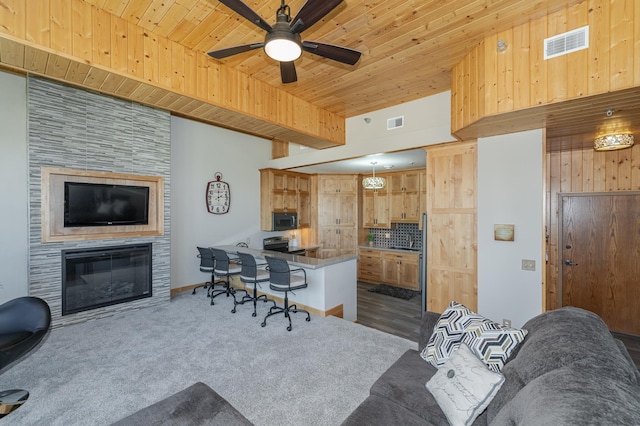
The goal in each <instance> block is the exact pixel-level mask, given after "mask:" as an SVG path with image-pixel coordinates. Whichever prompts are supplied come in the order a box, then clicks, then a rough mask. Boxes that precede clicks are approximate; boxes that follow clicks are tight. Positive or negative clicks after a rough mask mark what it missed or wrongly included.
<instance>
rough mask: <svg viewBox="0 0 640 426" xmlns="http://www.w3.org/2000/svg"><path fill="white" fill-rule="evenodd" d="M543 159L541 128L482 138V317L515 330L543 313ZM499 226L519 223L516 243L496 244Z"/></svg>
mask: <svg viewBox="0 0 640 426" xmlns="http://www.w3.org/2000/svg"><path fill="white" fill-rule="evenodd" d="M542 159H543V135H542V131H541V130H532V131H528V132H521V133H514V134H510V135H503V136H495V137H489V138H481V139H479V140H478V313H480V314H481V315H484V316H486V317H488V318H491V319H492V320H494V321H497V322H502V320H503V319H505V318H507V319H510V320H511V321H512V326H514V327H521V326H522V325H523V324H524V323H525V322H526V321H527V320H528V319H530V318H531V317H533V316H535V315H538V314H540V313H541V312H542V272H541V271H542V262H543V259H542V250H543V248H542V236H543V230H542V227H543V199H544V193H543V180H544V173H543V172H544V171H543V168H542V167H543V162H542ZM495 224H513V225H515V241H513V242H506V241H495V240H494V235H493V226H494V225H495ZM522 259H532V260H535V262H536V270H535V271H533V272H531V271H523V270H522V268H521V266H522V263H521V262H522Z"/></svg>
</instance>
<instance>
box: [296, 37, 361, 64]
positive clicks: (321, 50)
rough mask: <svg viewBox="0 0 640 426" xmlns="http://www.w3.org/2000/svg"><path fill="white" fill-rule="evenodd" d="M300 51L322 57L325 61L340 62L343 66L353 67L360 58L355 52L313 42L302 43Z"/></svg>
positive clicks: (358, 53) (359, 54)
mask: <svg viewBox="0 0 640 426" xmlns="http://www.w3.org/2000/svg"><path fill="white" fill-rule="evenodd" d="M302 49H303V50H305V51H306V52H309V53H313V54H314V55H318V56H322V57H325V58H327V59H333V60H334V61H338V62H342V63H343V64H349V65H355V63H356V62H358V60H359V59H360V56H362V53H360V52H358V51H357V50H353V49H349V48H346V47H342V46H334V45H333V44H325V43H318V42H315V41H303V42H302Z"/></svg>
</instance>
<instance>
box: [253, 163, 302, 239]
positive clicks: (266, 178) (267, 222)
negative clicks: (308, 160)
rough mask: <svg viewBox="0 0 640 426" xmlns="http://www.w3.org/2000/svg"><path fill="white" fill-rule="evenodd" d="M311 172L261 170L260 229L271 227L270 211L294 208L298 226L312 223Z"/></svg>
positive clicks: (291, 210)
mask: <svg viewBox="0 0 640 426" xmlns="http://www.w3.org/2000/svg"><path fill="white" fill-rule="evenodd" d="M312 179H313V176H311V175H306V174H304V173H295V172H286V171H282V170H275V169H262V170H260V229H262V230H263V231H271V227H272V223H271V215H272V213H273V212H287V213H292V212H295V213H297V214H298V228H305V227H309V226H310V225H311V200H312V191H311V187H312Z"/></svg>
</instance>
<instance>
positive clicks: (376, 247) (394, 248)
mask: <svg viewBox="0 0 640 426" xmlns="http://www.w3.org/2000/svg"><path fill="white" fill-rule="evenodd" d="M358 248H363V249H373V250H385V251H397V252H400V253H415V254H420V252H421V251H422V249H420V248H417V247H414V248H408V247H399V246H381V245H373V246H370V245H366V246H365V245H360V246H358Z"/></svg>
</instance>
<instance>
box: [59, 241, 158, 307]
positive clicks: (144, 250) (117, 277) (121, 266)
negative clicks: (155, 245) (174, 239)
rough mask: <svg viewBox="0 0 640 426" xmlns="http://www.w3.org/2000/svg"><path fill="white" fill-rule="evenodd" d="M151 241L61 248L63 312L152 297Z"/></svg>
mask: <svg viewBox="0 0 640 426" xmlns="http://www.w3.org/2000/svg"><path fill="white" fill-rule="evenodd" d="M151 289H152V286H151V244H150V243H148V244H135V245H123V246H110V247H99V248H85V249H73V250H63V251H62V315H69V314H73V313H76V312H82V311H87V310H90V309H96V308H100V307H103V306H109V305H115V304H118V303H124V302H129V301H132V300H137V299H142V298H145V297H151V295H152V291H151Z"/></svg>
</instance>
